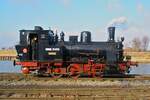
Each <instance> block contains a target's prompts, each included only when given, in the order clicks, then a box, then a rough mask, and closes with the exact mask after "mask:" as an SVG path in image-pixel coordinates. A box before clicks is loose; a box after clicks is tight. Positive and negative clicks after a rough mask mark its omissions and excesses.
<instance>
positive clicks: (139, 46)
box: [132, 36, 150, 51]
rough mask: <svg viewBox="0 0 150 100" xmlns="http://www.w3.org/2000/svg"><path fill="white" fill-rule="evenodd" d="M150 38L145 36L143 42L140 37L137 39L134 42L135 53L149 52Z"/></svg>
mask: <svg viewBox="0 0 150 100" xmlns="http://www.w3.org/2000/svg"><path fill="white" fill-rule="evenodd" d="M149 42H150V38H149V37H148V36H144V37H143V38H142V39H141V40H140V38H138V37H135V38H134V39H133V40H132V49H133V50H135V51H147V49H148V46H149Z"/></svg>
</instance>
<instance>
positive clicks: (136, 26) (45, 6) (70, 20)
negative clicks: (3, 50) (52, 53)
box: [0, 0, 150, 47]
mask: <svg viewBox="0 0 150 100" xmlns="http://www.w3.org/2000/svg"><path fill="white" fill-rule="evenodd" d="M149 19H150V0H1V1H0V47H7V46H13V45H15V44H16V43H17V42H18V41H19V32H18V30H20V29H33V27H34V26H35V25H40V26H42V27H43V28H45V29H48V28H49V27H51V28H52V29H54V30H58V32H61V31H62V30H63V31H64V32H66V39H68V36H69V35H79V34H80V32H81V31H83V30H89V31H91V32H92V39H93V40H99V41H100V40H107V35H108V34H107V31H106V28H107V27H108V26H111V25H114V23H115V24H117V25H120V26H121V27H118V28H117V33H116V38H117V37H120V36H124V37H125V39H126V41H125V43H126V44H127V45H129V44H130V41H131V40H132V39H133V38H134V37H137V36H139V37H142V36H144V35H146V36H149V37H150V28H149V27H150V20H149ZM141 35H142V36H141Z"/></svg>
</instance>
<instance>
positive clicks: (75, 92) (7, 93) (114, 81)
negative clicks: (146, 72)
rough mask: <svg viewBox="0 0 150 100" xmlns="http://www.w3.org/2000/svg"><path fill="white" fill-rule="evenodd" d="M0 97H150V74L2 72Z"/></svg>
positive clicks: (59, 99) (126, 99)
mask: <svg viewBox="0 0 150 100" xmlns="http://www.w3.org/2000/svg"><path fill="white" fill-rule="evenodd" d="M0 99H13V100H14V99H31V100H33V99H48V100H49V99H50V100H66V99H67V100H149V99H150V76H135V77H134V78H79V79H72V78H67V77H64V78H60V79H53V78H51V77H35V76H31V75H23V74H18V73H1V74H0Z"/></svg>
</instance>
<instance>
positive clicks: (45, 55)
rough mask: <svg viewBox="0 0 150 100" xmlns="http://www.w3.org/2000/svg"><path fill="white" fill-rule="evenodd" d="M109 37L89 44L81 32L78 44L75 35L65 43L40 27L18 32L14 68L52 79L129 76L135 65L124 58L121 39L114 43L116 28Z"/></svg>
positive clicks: (62, 38) (122, 39) (60, 37)
mask: <svg viewBox="0 0 150 100" xmlns="http://www.w3.org/2000/svg"><path fill="white" fill-rule="evenodd" d="M108 34H109V36H108V40H107V41H104V42H102V41H92V39H91V32H89V31H83V32H81V34H80V40H79V39H78V36H75V35H74V36H69V41H65V38H64V37H65V33H64V32H61V33H60V35H58V34H57V33H54V32H53V31H52V30H44V29H43V28H42V27H40V26H35V29H34V30H20V42H19V44H18V45H16V46H15V47H16V51H17V54H18V55H17V58H18V60H17V61H14V65H20V66H21V69H22V72H23V73H24V74H30V73H36V74H38V75H45V74H46V75H51V76H52V77H61V76H63V75H68V76H70V77H78V76H80V75H84V74H85V75H88V76H92V77H95V76H99V77H101V76H103V75H113V74H118V75H119V74H122V75H124V74H126V73H129V71H130V67H131V66H133V65H136V64H135V63H133V62H131V58H130V57H129V56H126V57H125V56H124V55H123V41H124V38H123V37H122V38H121V39H120V40H119V41H115V27H109V28H108Z"/></svg>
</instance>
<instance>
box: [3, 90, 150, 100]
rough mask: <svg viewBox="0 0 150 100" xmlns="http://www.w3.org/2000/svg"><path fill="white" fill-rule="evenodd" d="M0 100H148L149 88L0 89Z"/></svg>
mask: <svg viewBox="0 0 150 100" xmlns="http://www.w3.org/2000/svg"><path fill="white" fill-rule="evenodd" d="M0 99H3V100H4V99H12V100H13V99H18V100H19V99H21V100H22V99H52V100H66V99H67V100H83V99H84V100H100V99H104V100H112V99H113V100H122V99H123V100H125V99H127V100H139V99H140V100H141V99H142V100H143V99H144V100H149V99H150V89H149V88H119V87H118V88H98V89H92V88H86V89H0Z"/></svg>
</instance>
